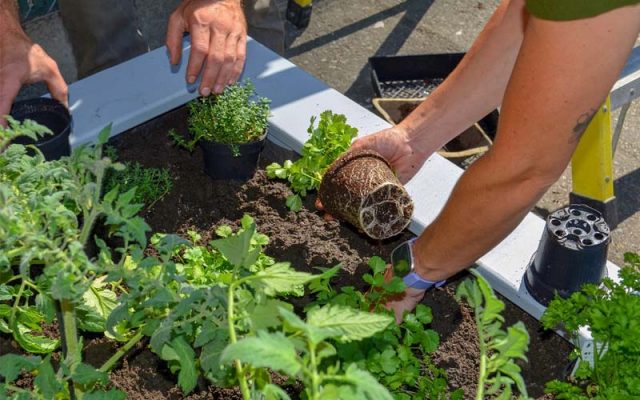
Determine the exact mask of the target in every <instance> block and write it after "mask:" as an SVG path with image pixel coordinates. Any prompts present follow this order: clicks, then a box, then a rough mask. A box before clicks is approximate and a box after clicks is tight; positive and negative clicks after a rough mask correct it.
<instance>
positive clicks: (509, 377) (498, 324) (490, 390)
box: [456, 270, 529, 400]
mask: <svg viewBox="0 0 640 400" xmlns="http://www.w3.org/2000/svg"><path fill="white" fill-rule="evenodd" d="M471 273H472V274H473V275H474V276H475V279H467V280H465V281H464V282H462V284H460V286H459V287H458V290H457V292H456V298H457V299H458V300H460V299H465V300H466V301H467V302H468V303H469V305H470V306H471V307H472V308H473V309H474V312H475V318H476V325H477V328H478V339H479V340H478V342H479V347H480V370H479V377H478V389H477V392H476V399H477V400H483V399H486V398H488V397H490V398H496V399H511V398H512V394H513V386H514V385H515V386H516V388H517V389H518V391H519V392H520V397H519V398H521V399H528V398H529V397H528V395H527V388H526V386H525V384H524V379H523V378H522V375H521V373H520V372H521V370H520V367H519V366H518V365H517V364H516V360H518V359H520V360H524V361H526V360H527V357H526V352H527V350H528V347H529V333H528V332H527V329H526V328H525V326H524V324H523V323H522V322H517V323H515V324H514V325H512V326H510V327H508V328H507V330H506V331H505V330H504V329H503V328H502V325H503V323H504V318H503V317H502V315H500V313H501V312H502V311H503V310H504V303H503V302H502V301H501V300H499V299H498V298H497V297H496V295H495V293H494V292H493V289H491V286H489V284H488V283H487V281H486V280H485V279H484V278H483V277H482V276H481V275H480V274H479V273H478V272H477V271H475V270H471Z"/></svg>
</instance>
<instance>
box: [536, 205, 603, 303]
mask: <svg viewBox="0 0 640 400" xmlns="http://www.w3.org/2000/svg"><path fill="white" fill-rule="evenodd" d="M609 235H610V231H609V226H608V225H607V223H606V221H605V220H604V218H602V215H601V214H600V213H599V212H598V211H596V210H594V209H592V208H590V207H587V206H585V205H581V204H580V205H569V206H567V207H564V208H561V209H559V210H556V211H555V212H553V213H551V214H550V215H549V216H548V217H547V223H546V226H545V230H544V232H543V234H542V239H541V240H540V244H539V245H538V251H537V252H536V254H535V255H534V257H533V260H532V262H531V264H530V265H529V268H527V272H526V273H525V276H524V283H525V286H526V288H527V290H528V291H529V293H530V294H531V295H532V296H533V298H534V299H536V300H537V301H538V302H539V303H541V304H544V305H548V304H549V301H551V300H552V299H553V298H554V297H555V295H556V293H557V294H558V295H559V296H560V297H562V298H565V299H566V298H568V297H569V296H571V294H572V293H574V292H576V291H578V290H580V287H581V286H582V285H584V284H586V283H594V284H597V283H599V282H600V281H601V280H602V278H604V277H605V275H606V263H607V249H608V247H609V242H610V236H609Z"/></svg>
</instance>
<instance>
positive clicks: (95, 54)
mask: <svg viewBox="0 0 640 400" xmlns="http://www.w3.org/2000/svg"><path fill="white" fill-rule="evenodd" d="M244 3H245V4H244V8H245V15H246V18H247V25H248V27H249V35H250V36H251V37H253V38H254V39H256V40H257V41H259V42H260V43H262V44H264V45H265V46H267V47H269V48H270V49H272V50H273V51H275V52H277V53H278V54H283V53H284V20H283V19H282V17H281V15H280V11H279V10H278V8H277V6H276V4H275V0H254V1H251V0H248V1H245V2H244ZM59 6H60V14H61V16H62V20H63V23H64V26H65V28H66V30H67V33H68V36H69V40H70V42H71V45H72V46H73V52H74V55H75V59H76V65H77V68H78V79H81V78H84V77H86V76H89V75H91V74H94V73H96V72H98V71H101V70H103V69H106V68H109V67H111V66H113V65H116V64H119V63H121V62H123V61H126V60H128V59H130V58H132V57H135V56H137V55H140V54H142V53H144V52H147V51H149V45H148V44H147V41H146V40H145V38H144V35H143V33H142V32H141V30H140V28H139V23H138V19H137V15H138V14H137V12H136V6H135V4H134V0H59Z"/></svg>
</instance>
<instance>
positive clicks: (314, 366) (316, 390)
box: [307, 340, 320, 400]
mask: <svg viewBox="0 0 640 400" xmlns="http://www.w3.org/2000/svg"><path fill="white" fill-rule="evenodd" d="M307 343H308V344H309V362H310V364H311V399H313V400H316V399H319V397H318V395H319V394H320V375H318V361H317V359H316V344H315V343H313V342H311V341H310V340H309V341H308V342H307Z"/></svg>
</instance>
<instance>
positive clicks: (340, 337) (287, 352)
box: [221, 306, 393, 400]
mask: <svg viewBox="0 0 640 400" xmlns="http://www.w3.org/2000/svg"><path fill="white" fill-rule="evenodd" d="M279 312H280V315H281V317H282V318H283V319H284V321H285V324H284V326H283V329H282V331H281V332H273V333H270V332H266V331H259V332H258V334H257V335H256V336H252V337H247V338H245V339H242V340H240V341H237V342H235V343H233V342H232V344H230V345H229V346H228V347H227V348H226V349H225V350H224V352H223V353H222V357H221V360H222V361H223V362H225V361H227V362H228V361H231V360H236V362H243V363H247V364H249V365H251V366H252V367H254V368H271V369H274V370H277V371H280V372H282V373H284V374H286V375H287V376H289V377H291V378H295V379H298V380H300V381H301V382H302V383H303V385H304V393H305V395H306V398H308V399H310V400H317V399H370V400H374V399H375V400H378V399H392V398H393V397H392V396H391V394H390V393H389V392H388V391H387V389H385V388H384V386H382V385H381V384H380V383H379V382H378V381H377V380H376V379H375V378H374V377H373V376H371V374H369V373H368V372H367V371H365V370H362V369H360V368H359V367H358V366H356V365H355V364H350V365H348V366H346V368H345V367H344V366H343V365H341V364H340V363H339V362H335V361H334V362H325V361H326V360H328V359H329V358H332V357H333V356H335V355H336V354H337V350H336V348H335V347H334V346H333V344H332V343H331V340H333V341H339V342H350V341H358V340H362V339H364V338H367V337H370V336H372V335H374V334H375V333H377V332H380V331H382V330H384V328H385V327H386V326H388V325H389V324H390V323H391V322H392V321H393V319H392V318H391V317H390V316H387V315H381V314H372V313H368V312H362V311H357V310H354V309H351V308H346V307H342V306H325V307H321V308H316V309H313V310H311V311H310V312H309V313H308V315H307V320H306V321H303V320H302V319H300V317H298V316H297V315H296V314H294V313H292V312H291V311H289V310H287V309H286V308H279ZM272 386H273V385H271V386H269V387H268V389H267V390H271V391H275V392H277V393H278V396H277V397H278V398H280V399H288V398H289V396H288V395H287V394H286V392H284V391H282V390H276V389H275V388H273V387H272ZM248 398H250V397H247V396H245V399H248Z"/></svg>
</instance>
